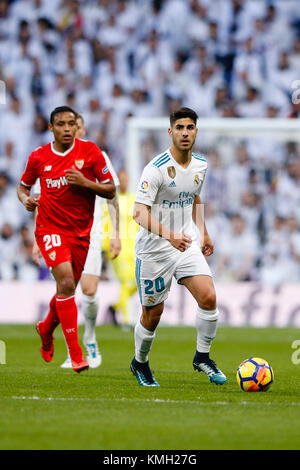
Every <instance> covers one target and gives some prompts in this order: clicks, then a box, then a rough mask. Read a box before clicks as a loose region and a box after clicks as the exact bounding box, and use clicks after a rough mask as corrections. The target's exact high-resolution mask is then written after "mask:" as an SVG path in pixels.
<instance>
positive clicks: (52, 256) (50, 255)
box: [48, 251, 56, 261]
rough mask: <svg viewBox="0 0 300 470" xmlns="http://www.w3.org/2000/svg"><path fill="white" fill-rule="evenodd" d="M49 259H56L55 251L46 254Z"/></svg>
mask: <svg viewBox="0 0 300 470" xmlns="http://www.w3.org/2000/svg"><path fill="white" fill-rule="evenodd" d="M48 256H49V258H50V259H51V260H52V261H54V260H55V258H56V251H51V252H50V253H49V254H48Z"/></svg>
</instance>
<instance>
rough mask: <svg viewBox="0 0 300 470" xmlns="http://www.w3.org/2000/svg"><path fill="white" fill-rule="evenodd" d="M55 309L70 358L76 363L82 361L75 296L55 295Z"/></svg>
mask: <svg viewBox="0 0 300 470" xmlns="http://www.w3.org/2000/svg"><path fill="white" fill-rule="evenodd" d="M56 309H57V314H58V317H59V319H60V323H61V327H62V329H63V332H64V335H65V338H66V342H67V345H68V348H69V353H70V356H71V360H72V361H74V362H77V363H79V362H82V361H83V355H82V350H81V347H80V344H79V342H78V331H77V316H78V312H77V306H76V303H75V297H74V296H72V297H67V298H66V297H56Z"/></svg>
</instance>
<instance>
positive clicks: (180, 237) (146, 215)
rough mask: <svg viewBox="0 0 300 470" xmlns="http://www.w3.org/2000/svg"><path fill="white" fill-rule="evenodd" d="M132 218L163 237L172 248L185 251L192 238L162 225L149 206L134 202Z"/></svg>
mask: <svg viewBox="0 0 300 470" xmlns="http://www.w3.org/2000/svg"><path fill="white" fill-rule="evenodd" d="M133 218H134V220H135V221H136V223H138V224H139V225H141V226H142V227H144V228H145V229H146V230H149V232H152V233H154V234H156V235H158V236H159V237H162V238H165V239H166V240H168V242H170V243H171V245H172V246H174V248H176V249H177V250H179V251H185V250H186V249H187V248H188V247H189V246H190V244H191V243H192V239H191V237H190V236H189V235H187V234H185V233H174V232H172V230H170V229H169V228H167V227H165V226H163V225H162V224H161V223H160V222H159V221H158V220H157V219H156V218H155V217H153V215H152V214H151V212H150V206H147V205H146V204H142V203H140V202H136V203H135V205H134V209H133Z"/></svg>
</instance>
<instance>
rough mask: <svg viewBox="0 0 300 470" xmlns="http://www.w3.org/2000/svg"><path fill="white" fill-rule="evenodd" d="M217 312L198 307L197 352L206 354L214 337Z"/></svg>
mask: <svg viewBox="0 0 300 470" xmlns="http://www.w3.org/2000/svg"><path fill="white" fill-rule="evenodd" d="M218 316H219V312H218V309H217V308H216V309H215V310H204V309H202V308H201V307H199V306H198V309H197V313H196V328H197V351H199V352H205V353H208V352H209V350H210V347H211V344H212V341H213V339H214V338H215V336H216V332H217V324H218Z"/></svg>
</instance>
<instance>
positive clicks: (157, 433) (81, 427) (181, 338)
mask: <svg viewBox="0 0 300 470" xmlns="http://www.w3.org/2000/svg"><path fill="white" fill-rule="evenodd" d="M82 333H83V329H82V327H80V338H82ZM195 336H196V334H195V330H194V329H193V328H188V327H182V328H175V327H173V328H169V327H162V326H161V327H159V328H158V330H157V335H156V339H155V342H154V344H153V348H152V352H151V358H150V364H151V368H152V369H153V370H154V374H155V377H156V379H157V381H158V382H159V383H160V387H159V388H146V387H141V386H139V385H138V383H137V381H136V378H135V377H134V376H133V375H132V374H131V372H130V370H129V365H130V362H131V359H132V357H133V350H134V347H133V332H124V331H122V330H120V329H118V328H116V327H114V326H112V325H105V326H101V327H97V337H98V339H99V345H100V349H101V352H102V356H103V363H102V365H101V367H99V368H98V369H93V370H92V369H90V370H89V371H86V372H83V373H82V374H81V375H79V374H76V373H75V372H73V371H72V370H63V369H61V368H60V367H59V365H60V364H61V363H62V362H63V360H64V359H65V344H64V339H63V336H62V333H61V329H60V327H59V328H58V329H57V331H56V333H55V338H56V339H55V356H54V359H53V361H52V363H51V364H47V363H45V362H43V360H42V358H41V356H40V353H39V347H40V340H39V337H38V336H37V334H36V333H35V330H34V326H30V325H26V326H24V325H1V326H0V339H1V340H3V341H5V344H6V364H2V365H0V409H1V413H0V429H1V433H0V449H10V450H11V449H20V450H21V449H70V450H72V449H80V450H81V449H96V450H102V449H105V450H115V449H119V450H125V449H126V450H150V449H152V450H153V449H156V450H190V449H193V450H201V449H299V448H300V426H299V422H300V364H299V365H296V364H293V362H292V361H291V356H292V353H293V352H294V351H293V349H292V347H291V345H292V342H293V341H294V340H296V339H300V331H299V330H297V329H276V328H268V329H254V328H229V327H219V330H218V334H217V337H216V339H215V341H214V344H213V347H212V351H211V357H212V358H213V359H215V360H216V362H217V364H218V365H219V367H220V368H221V369H222V370H223V371H224V373H225V374H226V375H227V376H228V383H227V384H225V385H223V386H216V385H214V384H211V383H210V382H209V381H208V379H207V377H206V376H205V375H204V374H203V373H200V374H199V373H198V372H195V371H194V370H193V368H192V359H193V355H194V350H195ZM250 356H259V357H263V358H264V359H266V360H268V361H269V362H270V364H271V365H272V367H273V370H274V375H275V380H274V383H273V385H272V387H271V389H270V390H269V391H267V392H261V393H246V392H242V391H241V390H240V389H239V388H238V385H237V382H236V377H235V375H236V369H237V367H238V365H239V363H240V362H241V361H242V360H244V359H246V358H248V357H250Z"/></svg>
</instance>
